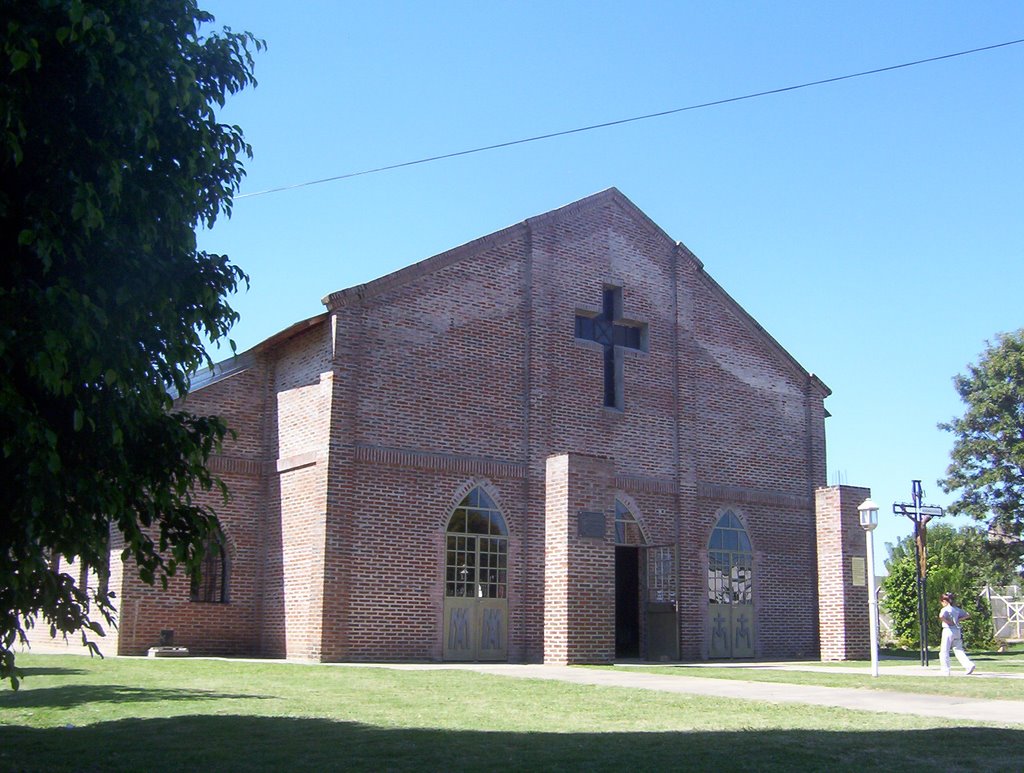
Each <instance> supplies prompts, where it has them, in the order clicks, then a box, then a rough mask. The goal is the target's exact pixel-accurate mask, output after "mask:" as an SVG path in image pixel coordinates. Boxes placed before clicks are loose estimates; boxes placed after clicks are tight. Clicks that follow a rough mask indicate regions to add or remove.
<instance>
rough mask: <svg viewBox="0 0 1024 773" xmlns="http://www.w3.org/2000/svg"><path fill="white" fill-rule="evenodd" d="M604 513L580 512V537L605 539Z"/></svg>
mask: <svg viewBox="0 0 1024 773" xmlns="http://www.w3.org/2000/svg"><path fill="white" fill-rule="evenodd" d="M604 521H605V518H604V513H600V512H595V511H588V510H580V513H579V516H578V524H579V535H580V536H581V537H594V538H597V539H604Z"/></svg>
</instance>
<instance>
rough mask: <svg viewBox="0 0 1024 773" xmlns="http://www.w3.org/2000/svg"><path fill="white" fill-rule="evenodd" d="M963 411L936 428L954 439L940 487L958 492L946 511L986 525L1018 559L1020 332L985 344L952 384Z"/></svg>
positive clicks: (1022, 465) (1023, 507) (1023, 479)
mask: <svg viewBox="0 0 1024 773" xmlns="http://www.w3.org/2000/svg"><path fill="white" fill-rule="evenodd" d="M953 383H954V384H955V386H956V391H957V392H958V393H959V395H960V397H961V399H963V401H964V403H965V404H966V406H967V410H966V412H965V413H964V415H963V416H962V417H961V418H957V419H953V420H951V421H949V422H948V423H945V424H940V425H939V427H940V428H941V429H945V430H948V431H949V432H952V433H954V434H955V435H956V441H955V442H954V445H953V452H952V462H951V464H950V465H949V468H948V469H947V470H946V477H945V478H944V479H942V480H940V481H939V485H940V486H942V488H943V490H945V491H946V492H947V493H952V492H958V497H959V498H958V499H957V501H956V502H954V503H953V504H952V505H951V506H950V508H949V510H950V512H951V513H954V514H955V513H966V514H967V515H970V516H972V517H973V518H975V519H977V520H979V521H980V520H984V521H988V522H989V525H990V529H992V530H993V531H994V532H995V533H997V534H1000V535H1001V536H1002V537H1003V538H1004V541H1003V542H1002V544H1003V545H1004V547H1006V548H1007V549H1008V550H1009V551H1010V552H1013V551H1014V550H1016V554H1017V556H1018V557H1019V556H1020V539H1021V536H1022V533H1024V329H1021V330H1018V331H1017V332H1015V333H1005V334H1002V335H1000V336H998V337H997V339H996V342H995V343H989V344H988V345H987V348H986V349H985V352H984V353H983V354H982V356H981V358H980V359H979V360H978V362H977V364H975V365H970V366H969V367H968V372H967V375H958V376H956V378H955V379H954V380H953Z"/></svg>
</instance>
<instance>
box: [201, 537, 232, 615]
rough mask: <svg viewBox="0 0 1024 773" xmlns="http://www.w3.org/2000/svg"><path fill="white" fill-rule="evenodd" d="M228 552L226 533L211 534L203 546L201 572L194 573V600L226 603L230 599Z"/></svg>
mask: <svg viewBox="0 0 1024 773" xmlns="http://www.w3.org/2000/svg"><path fill="white" fill-rule="evenodd" d="M227 556H228V554H227V546H226V543H225V540H224V535H223V534H220V533H219V532H218V533H217V534H212V535H210V536H209V537H208V538H207V540H206V543H205V545H204V546H203V563H202V565H201V566H200V571H199V574H194V575H192V601H201V602H207V603H213V604H224V603H226V602H227V600H228V557H227Z"/></svg>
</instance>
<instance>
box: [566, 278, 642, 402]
mask: <svg viewBox="0 0 1024 773" xmlns="http://www.w3.org/2000/svg"><path fill="white" fill-rule="evenodd" d="M646 332H647V323H646V322H639V321H637V320H633V319H626V318H624V317H623V316H622V288H621V287H605V288H604V297H603V299H602V303H601V313H600V314H593V313H589V312H577V313H576V337H577V338H580V339H583V340H585V341H595V342H597V343H599V344H601V347H602V348H603V349H604V404H605V406H606V407H608V408H618V409H620V410H621V409H622V407H623V402H624V401H623V395H622V351H623V349H633V350H635V351H646V350H647V340H646V339H647V336H646V335H645V334H646Z"/></svg>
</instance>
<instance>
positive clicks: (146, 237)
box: [0, 0, 264, 687]
mask: <svg viewBox="0 0 1024 773" xmlns="http://www.w3.org/2000/svg"><path fill="white" fill-rule="evenodd" d="M0 8H2V17H0V18H2V22H0V24H2V27H0V45H2V51H3V54H2V59H0V68H2V69H3V71H4V76H3V80H2V82H0V115H2V121H3V125H2V132H0V244H2V249H3V260H2V261H0V319H2V320H3V324H2V326H0V443H2V453H0V490H2V491H3V493H4V496H3V500H4V501H3V504H2V510H0V678H9V679H10V680H11V682H12V684H13V685H14V686H15V687H17V671H16V669H15V665H14V655H13V648H14V647H15V645H16V644H17V643H18V642H19V641H25V628H27V627H31V626H32V625H34V624H35V623H36V622H37V621H38V620H40V619H41V620H43V621H45V622H46V623H47V624H48V625H49V628H50V632H51V634H52V635H56V634H57V633H62V634H63V635H64V636H66V635H67V634H68V633H71V632H75V631H79V630H81V632H82V638H83V642H85V643H87V644H89V645H90V647H91V648H92V649H93V650H94V651H96V648H95V645H94V644H92V643H91V641H90V639H89V636H88V635H87V632H92V633H95V634H102V632H103V631H102V626H101V624H100V623H101V620H102V621H105V623H106V624H112V623H113V622H114V618H113V611H114V608H113V603H114V600H113V595H114V594H113V593H112V592H111V591H110V590H109V589H107V588H106V587H104V584H103V583H98V586H99V587H96V588H87V587H82V583H81V582H80V580H79V579H78V578H75V577H71V576H70V575H69V574H66V573H61V572H60V571H59V569H58V568H57V566H56V563H55V562H54V561H53V560H52V559H53V558H54V557H55V556H64V557H67V558H70V559H74V560H75V561H76V562H77V563H78V565H79V566H81V565H82V563H83V562H84V564H86V565H88V566H90V567H94V568H96V569H98V570H100V571H101V572H102V570H103V567H105V566H107V562H108V559H109V553H108V546H109V544H110V538H111V535H114V537H115V538H116V542H117V544H118V545H120V544H121V541H122V540H123V545H124V549H123V553H122V557H123V558H129V559H132V560H133V561H134V563H135V565H136V566H137V569H138V572H139V574H140V576H141V577H142V579H143V580H145V581H147V582H151V583H152V582H154V581H155V580H157V579H161V580H162V581H163V582H164V583H166V580H167V575H169V574H173V573H174V572H175V571H176V570H177V569H178V568H179V567H184V568H185V569H187V570H189V571H191V570H193V569H195V568H197V567H198V566H199V562H200V560H201V554H202V545H203V543H204V541H205V540H206V539H207V538H208V536H209V535H211V534H212V533H214V530H215V529H216V525H217V524H216V515H215V513H214V512H213V511H212V510H211V509H210V508H209V507H206V506H204V505H202V504H200V503H199V501H198V498H195V497H194V496H193V493H194V492H201V491H210V490H214V491H215V490H217V489H218V488H219V489H221V490H223V484H222V483H221V482H220V481H219V480H218V479H216V478H215V477H214V476H212V475H211V474H210V473H209V472H208V470H207V468H206V462H207V460H208V457H209V456H210V454H211V453H212V452H213V451H214V450H215V449H216V448H217V447H218V445H219V443H220V442H221V441H222V439H223V438H224V436H225V433H226V431H227V430H226V427H225V426H224V424H223V422H222V421H220V420H219V419H218V418H216V417H203V416H195V415H191V414H189V413H187V412H184V411H182V410H180V409H175V407H174V403H172V399H171V396H170V395H171V394H172V393H177V394H178V395H184V394H186V393H187V391H188V384H189V381H188V379H189V375H190V374H191V373H194V372H195V371H196V370H197V369H198V368H199V367H202V366H203V365H204V364H208V363H209V362H210V357H209V355H208V354H207V352H206V343H205V342H206V341H207V340H209V341H212V342H218V341H220V340H222V339H224V338H225V337H226V335H227V333H228V330H229V328H230V327H231V325H232V324H233V323H234V321H235V320H236V318H237V314H236V313H235V312H234V310H233V309H232V308H231V307H230V305H229V303H228V301H227V297H228V296H229V295H230V294H231V293H232V292H234V291H235V290H236V289H237V288H238V286H239V285H240V284H241V283H246V282H247V281H248V277H247V276H246V275H245V274H244V273H243V272H242V271H241V270H240V269H239V268H238V267H236V266H234V265H233V264H232V263H231V262H230V261H229V259H228V258H227V257H226V256H224V255H216V254H209V253H206V252H203V251H200V250H199V249H198V248H197V245H196V237H195V229H196V228H197V227H200V226H205V227H210V226H212V225H213V223H214V222H215V220H216V219H217V216H218V215H220V214H228V215H229V214H230V208H231V198H232V195H233V194H234V193H235V192H236V191H237V190H238V186H239V184H240V182H241V178H242V176H243V175H244V169H243V167H242V162H241V159H242V157H243V156H246V157H251V150H250V148H249V146H248V145H247V144H246V143H245V141H244V138H243V136H242V132H241V130H240V129H239V128H238V127H236V126H226V125H223V124H220V123H218V122H217V120H216V115H215V109H216V107H218V106H222V105H223V104H224V101H225V98H226V97H227V95H229V94H234V93H236V92H238V91H239V90H241V89H243V88H245V87H246V86H248V85H254V84H255V80H254V78H253V74H252V70H253V58H252V56H253V52H254V51H258V50H260V49H262V48H263V46H264V44H263V42H262V41H259V40H257V39H256V38H254V37H253V36H252V35H251V34H249V33H233V32H231V31H230V30H229V29H226V28H225V29H224V30H222V31H221V32H219V33H213V34H208V35H205V34H202V33H201V32H200V27H201V25H203V24H207V23H209V22H212V21H213V17H212V16H210V15H209V14H207V13H205V12H203V11H201V10H200V9H199V8H198V7H197V6H196V3H195V2H194V0H0ZM232 347H233V344H232Z"/></svg>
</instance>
